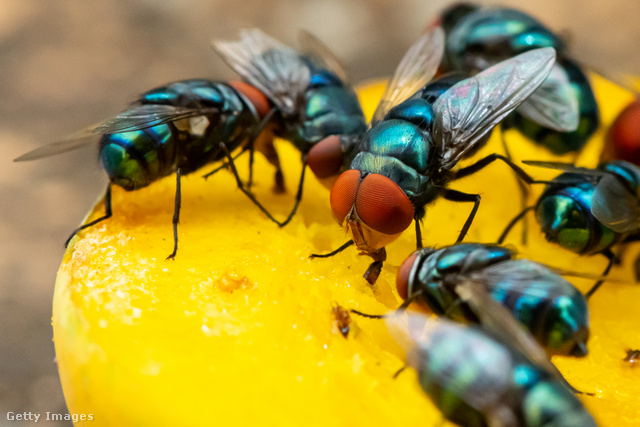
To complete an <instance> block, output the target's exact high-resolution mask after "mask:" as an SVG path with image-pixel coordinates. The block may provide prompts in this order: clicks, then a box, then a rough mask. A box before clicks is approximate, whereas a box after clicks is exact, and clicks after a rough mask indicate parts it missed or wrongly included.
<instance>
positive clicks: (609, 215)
mask: <svg viewBox="0 0 640 427" xmlns="http://www.w3.org/2000/svg"><path fill="white" fill-rule="evenodd" d="M638 176H640V170H639V171H638ZM591 213H593V216H595V217H596V219H597V220H598V221H600V222H601V223H603V224H604V225H606V226H607V227H609V228H610V229H612V230H613V231H616V232H618V233H632V232H635V231H638V230H640V199H638V195H637V194H633V193H632V192H631V191H630V189H629V188H627V187H626V186H625V185H624V184H623V183H622V182H621V181H620V178H617V177H616V176H615V175H613V174H608V175H605V176H603V177H602V178H601V179H600V181H599V182H598V185H596V188H595V190H594V191H593V198H592V199H591Z"/></svg>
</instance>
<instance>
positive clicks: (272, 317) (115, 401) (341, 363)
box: [53, 77, 640, 427]
mask: <svg viewBox="0 0 640 427" xmlns="http://www.w3.org/2000/svg"><path fill="white" fill-rule="evenodd" d="M594 79H595V82H594V83H595V85H596V92H597V95H598V98H599V99H600V101H601V102H602V118H603V122H604V123H605V125H607V124H608V123H610V122H611V121H612V120H613V118H614V116H615V114H616V113H617V112H618V111H619V110H620V109H621V108H622V107H623V106H624V105H625V104H626V103H627V102H629V101H630V100H631V99H632V96H631V95H630V94H629V93H626V92H624V91H622V90H620V89H618V88H617V87H615V86H613V85H611V84H609V83H608V82H606V81H604V80H602V79H599V78H597V77H594ZM381 90H382V85H381V84H380V83H375V84H368V85H364V86H363V87H362V88H361V91H360V94H361V97H362V101H363V105H364V107H365V110H366V111H367V112H368V114H369V115H371V113H372V111H373V109H374V108H375V104H376V103H377V99H378V98H379V97H380V95H381ZM602 135H603V132H602V131H600V132H598V134H597V136H596V137H595V138H594V139H593V141H592V142H590V143H589V145H588V147H587V150H586V151H585V153H584V154H582V155H581V156H580V158H579V160H578V163H579V164H580V165H585V166H594V165H595V164H596V163H597V158H598V155H599V152H600V150H601V147H602ZM507 139H508V143H509V146H510V148H511V151H512V152H513V153H514V154H515V157H516V158H517V159H550V158H551V156H550V155H549V154H548V153H547V152H546V151H544V150H542V149H538V148H536V147H535V146H534V145H533V144H531V143H530V142H527V141H525V140H523V139H522V138H521V137H520V136H519V135H518V134H517V133H516V132H514V131H511V132H509V133H508V134H507ZM277 149H278V151H279V152H280V154H281V157H282V160H283V164H284V170H285V173H286V177H287V185H288V188H289V190H290V191H289V193H288V194H285V195H275V194H273V193H272V191H271V186H272V184H273V183H272V179H271V177H272V172H273V170H272V168H271V167H270V166H269V165H267V164H266V162H264V161H263V160H262V159H261V158H260V157H258V158H257V162H256V163H257V164H256V177H257V178H256V184H255V187H254V189H253V190H254V192H255V194H256V196H257V197H258V198H259V199H260V200H261V201H262V202H263V203H264V204H265V205H266V206H267V207H268V208H269V209H270V210H271V212H272V213H273V214H274V215H275V216H277V217H279V218H284V216H285V215H286V213H287V212H288V211H289V209H290V206H291V205H292V203H293V197H292V194H291V193H292V192H293V190H294V189H295V188H296V185H297V182H296V179H297V177H298V174H299V172H300V166H301V164H300V160H299V154H298V153H296V152H295V151H294V150H293V148H291V146H290V145H289V144H287V143H285V142H280V143H278V145H277ZM501 150H502V149H501V146H500V143H499V137H498V133H497V132H496V135H494V138H492V140H491V142H490V144H489V145H488V146H487V147H485V148H483V149H482V150H481V151H480V153H478V156H483V155H486V154H488V153H490V152H496V151H497V152H502V151H501ZM564 160H570V159H564ZM239 163H241V166H246V165H245V160H244V158H242V159H240V161H239ZM465 163H466V162H465ZM212 168H213V166H212ZM528 170H529V172H530V173H531V174H532V175H534V176H536V177H541V178H547V177H552V176H554V175H555V174H556V173H557V172H550V171H546V170H543V169H539V168H529V169H528ZM202 172H203V173H204V172H206V170H204V171H202ZM240 173H241V175H242V176H247V175H246V174H247V169H246V167H245V168H241V169H240ZM200 175H202V174H201V173H195V174H192V175H190V176H186V177H184V178H183V182H182V184H183V188H182V214H181V225H180V228H179V237H180V248H179V250H178V254H177V256H176V259H175V261H166V260H165V257H166V256H167V255H168V254H169V253H170V252H171V250H172V244H173V235H172V229H171V217H172V213H173V198H174V189H175V177H168V178H165V179H163V180H161V181H159V182H157V183H155V184H153V185H151V186H150V187H148V188H145V189H142V190H139V191H135V192H130V193H127V192H125V191H123V190H121V189H120V188H117V187H116V188H114V190H113V207H114V216H113V217H112V218H111V219H109V220H107V221H104V222H102V223H100V224H99V225H97V226H95V227H91V228H89V229H87V230H86V231H83V232H82V233H80V234H79V236H78V237H77V238H74V240H73V241H72V243H71V245H70V246H69V248H68V250H67V252H66V254H65V256H64V259H63V261H62V266H61V267H60V271H59V273H58V279H57V282H56V290H55V296H54V307H53V328H54V340H55V346H56V353H57V358H58V364H59V370H60V378H61V381H62V386H63V389H64V393H65V398H66V401H67V405H68V407H69V411H70V413H72V414H78V415H77V416H78V417H81V416H82V414H84V415H85V418H86V417H87V416H88V415H89V414H90V415H91V418H92V420H91V421H90V422H88V421H87V422H86V424H87V425H91V426H104V425H114V426H121V425H131V426H145V425H148V426H159V425H167V426H175V425H188V426H197V425H221V426H222V425H224V426H229V425H261V426H262V425H278V426H282V425H305V426H313V425H318V426H322V427H326V426H328V425H341V426H349V427H352V426H356V425H368V426H378V425H416V424H420V425H437V423H438V422H439V420H441V415H440V413H439V412H438V411H437V410H436V409H435V408H434V407H433V405H432V404H431V403H430V401H429V400H428V399H427V398H426V397H425V396H424V394H423V393H422V390H421V389H420V387H419V386H418V384H417V381H416V375H415V373H414V372H413V371H407V372H404V373H403V374H401V375H400V376H399V377H398V378H397V379H393V378H392V377H393V374H394V372H396V371H397V370H398V369H399V368H401V367H402V366H403V361H402V357H403V354H402V352H401V350H400V349H399V348H398V347H397V346H396V345H395V343H394V341H393V339H392V337H390V336H389V335H388V333H387V332H386V328H385V325H384V322H380V321H376V320H370V319H363V318H359V317H356V316H352V318H351V326H350V332H349V334H348V338H344V337H343V336H342V334H341V333H340V332H339V328H338V325H337V322H336V317H335V314H334V311H333V307H335V306H336V305H340V306H342V307H345V308H357V309H359V310H361V311H364V312H368V313H384V312H386V311H389V310H392V309H394V308H396V307H397V306H398V305H399V303H400V300H399V298H398V296H397V294H396V291H395V278H394V273H395V271H396V269H397V266H398V265H399V264H400V263H401V262H402V261H403V260H404V258H406V257H407V256H408V254H409V253H410V252H411V251H412V250H413V249H414V248H415V238H414V236H413V233H412V231H411V230H412V228H410V229H409V230H408V231H406V232H405V233H404V235H403V236H402V237H401V238H400V239H399V240H398V241H397V242H395V243H393V244H392V245H390V246H389V247H388V253H389V261H388V263H386V267H385V269H384V271H383V272H382V274H381V276H380V278H379V280H378V282H377V283H376V285H375V286H373V287H372V286H370V285H369V284H368V283H367V282H366V281H365V280H364V279H363V278H362V274H363V273H364V271H365V270H366V268H367V266H368V264H369V262H370V260H369V259H367V258H365V257H359V256H358V255H357V253H356V250H355V249H353V248H350V249H348V250H346V251H344V252H343V253H341V254H339V255H337V256H335V257H333V258H330V259H318V260H310V259H309V258H308V256H309V254H311V253H322V252H328V251H330V250H332V249H334V248H336V247H338V246H339V245H340V244H342V243H344V242H345V241H346V240H347V239H348V237H347V236H346V235H345V233H344V231H343V230H341V228H340V227H339V226H338V225H337V224H336V223H335V221H334V220H333V218H332V215H331V210H330V207H329V203H328V197H329V192H328V191H327V190H326V189H325V188H324V187H322V186H321V185H320V184H319V183H318V182H317V181H316V180H315V178H313V177H312V176H311V175H309V176H308V179H307V182H306V183H305V189H304V197H303V201H302V204H301V206H300V211H299V213H298V214H297V215H296V217H295V218H294V220H293V221H292V223H291V224H290V225H289V226H287V227H286V228H284V229H279V228H278V227H277V226H276V225H275V224H273V223H271V222H269V221H268V220H267V219H266V218H265V216H264V215H263V214H262V213H261V212H260V211H259V210H258V209H257V208H255V206H253V205H252V203H251V202H250V201H249V200H248V199H247V198H246V197H245V196H244V195H243V194H242V193H241V192H240V191H238V190H237V188H236V185H235V182H234V180H233V178H232V177H231V175H230V174H229V173H227V172H226V171H223V172H220V173H218V174H216V175H215V176H213V177H212V178H210V179H209V180H208V181H205V180H204V179H202V178H201V176H200ZM452 187H453V188H456V189H460V190H463V191H466V192H480V193H481V194H482V204H481V206H480V210H479V212H478V216H477V217H476V220H475V222H474V223H473V225H472V227H471V229H470V231H469V234H468V237H467V241H480V242H491V241H495V240H496V239H497V237H498V236H499V234H500V232H501V230H502V229H503V227H504V226H505V224H506V223H507V221H508V220H509V219H510V218H511V217H512V216H513V215H514V214H515V213H516V212H518V211H519V209H520V195H519V192H518V187H517V184H516V179H515V177H514V176H513V174H512V173H511V172H510V170H509V169H508V168H507V167H506V166H505V165H502V164H500V163H499V162H496V163H495V164H493V165H491V166H489V167H487V168H486V169H485V170H483V171H482V172H481V173H478V174H477V175H473V176H471V177H469V178H466V179H464V180H461V181H460V182H456V183H455V184H454V185H453V186H452ZM540 190H541V188H534V191H533V194H534V195H533V196H532V197H535V195H536V194H539V192H540ZM531 200H533V198H532V199H531ZM470 209H471V204H461V203H458V204H456V203H451V202H447V201H445V200H439V201H437V202H436V203H435V205H434V206H432V207H430V208H428V210H427V215H426V218H425V220H424V226H423V231H424V243H425V245H438V246H442V245H446V244H451V243H453V241H454V240H455V238H456V236H457V233H458V231H459V229H460V228H461V227H462V224H463V223H464V220H465V219H466V217H467V215H468V213H469V211H470ZM103 210H104V206H103V203H98V204H97V205H96V206H95V208H94V209H93V210H92V212H91V214H90V215H89V217H88V218H87V220H90V219H95V218H97V217H99V216H100V215H101V214H102V212H103ZM529 222H530V243H529V245H528V246H527V247H522V248H519V250H520V251H521V252H522V254H523V256H526V257H529V258H531V259H534V260H538V261H542V262H546V263H548V264H551V265H554V266H558V267H563V268H566V269H570V270H574V271H585V272H590V273H594V274H600V272H601V271H602V269H604V266H605V264H606V262H605V260H604V257H598V256H596V257H592V258H580V257H578V256H576V255H574V254H572V253H569V252H567V251H565V250H562V249H561V248H559V247H557V246H554V245H551V244H549V243H547V242H546V241H544V240H543V239H542V237H541V236H540V233H539V229H538V228H537V225H536V224H535V222H533V221H532V220H530V221H529ZM518 234H519V233H518V232H517V230H514V232H513V233H512V237H511V238H512V240H511V242H512V243H513V244H516V245H518V243H519V241H518ZM636 252H637V251H636V250H630V251H628V253H627V254H626V257H625V261H626V262H625V263H624V265H622V266H617V267H614V270H613V272H612V277H614V278H616V279H621V280H622V281H625V282H624V283H606V284H605V285H604V287H603V288H602V289H601V290H600V291H599V292H598V293H597V294H595V296H594V297H593V299H592V300H591V301H590V305H591V310H592V337H591V340H590V341H589V349H590V355H589V356H588V357H587V358H585V359H583V360H575V359H570V358H562V357H555V358H554V359H553V361H554V362H555V363H556V364H557V365H558V367H559V368H560V370H561V371H562V372H563V373H565V374H566V376H567V378H568V380H569V381H570V382H571V383H572V384H573V385H574V386H575V387H576V388H578V389H579V390H582V391H585V392H592V393H595V396H593V397H590V396H583V397H581V399H582V400H583V402H584V403H585V405H586V406H587V408H588V409H589V410H590V411H591V412H592V413H593V415H594V417H595V418H596V420H598V421H599V423H600V424H601V425H609V426H619V425H635V424H638V423H640V405H638V404H637V402H638V396H639V395H640V368H634V367H632V366H631V365H630V364H629V363H626V362H623V361H622V359H623V358H624V357H625V349H627V348H638V347H640V333H639V332H638V321H637V311H638V308H640V287H637V286H636V285H635V284H630V282H631V280H632V271H631V266H630V262H631V261H632V259H633V258H634V257H635V253H636ZM572 281H573V282H574V283H576V285H577V286H578V287H579V288H580V289H581V290H583V291H584V290H586V289H588V287H589V286H590V284H591V282H590V281H588V280H572ZM80 423H81V424H82V420H80Z"/></svg>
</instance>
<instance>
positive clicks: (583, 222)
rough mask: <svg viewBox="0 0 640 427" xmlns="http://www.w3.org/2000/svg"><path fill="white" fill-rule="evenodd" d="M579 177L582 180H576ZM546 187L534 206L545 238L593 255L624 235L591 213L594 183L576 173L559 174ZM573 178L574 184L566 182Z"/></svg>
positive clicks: (567, 247)
mask: <svg viewBox="0 0 640 427" xmlns="http://www.w3.org/2000/svg"><path fill="white" fill-rule="evenodd" d="M577 180H582V181H583V182H582V183H575V181H577ZM555 181H557V183H554V184H550V185H548V186H547V188H546V189H545V191H544V192H543V193H542V195H541V196H540V199H539V200H538V203H537V205H536V211H535V212H536V219H537V221H538V223H539V224H540V228H541V230H542V232H543V233H544V234H545V237H546V239H547V240H548V241H550V242H552V243H557V244H559V245H560V246H562V247H564V248H566V249H569V250H570V251H573V252H576V253H578V254H593V253H598V252H602V251H603V250H605V249H607V248H609V247H611V246H613V245H614V244H616V243H617V242H619V241H620V240H621V239H622V238H623V236H622V235H621V234H619V233H616V232H615V231H613V230H612V229H610V228H609V227H607V226H605V225H604V224H602V223H601V222H600V221H598V220H597V219H596V218H595V217H594V216H593V214H592V213H591V202H592V197H593V191H594V189H595V184H594V183H593V182H592V181H589V180H588V179H587V178H585V177H584V176H580V175H578V174H568V173H567V174H562V175H560V176H559V177H558V178H556V179H555ZM569 181H574V183H573V184H567V183H565V182H569Z"/></svg>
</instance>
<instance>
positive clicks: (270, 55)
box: [212, 28, 311, 114]
mask: <svg viewBox="0 0 640 427" xmlns="http://www.w3.org/2000/svg"><path fill="white" fill-rule="evenodd" d="M212 47H213V49H214V50H215V51H216V52H217V53H218V54H219V55H220V56H221V57H222V59H223V60H224V61H225V62H226V63H227V65H229V66H230V67H231V68H233V69H234V70H235V71H236V72H237V73H238V74H240V76H242V77H243V78H244V79H245V80H246V81H247V82H249V83H250V84H252V85H253V86H255V87H257V88H258V89H259V90H260V91H262V92H263V93H264V94H265V95H266V96H267V97H268V98H269V99H270V100H271V101H272V102H273V103H274V104H276V105H277V106H278V108H279V109H280V110H281V111H283V112H284V113H285V114H293V113H294V112H295V110H296V106H297V102H298V100H300V99H302V95H303V94H304V92H305V90H306V89H307V87H308V86H309V79H310V78H311V74H310V70H309V66H308V64H307V63H306V62H305V60H304V58H303V57H302V56H300V55H299V54H298V53H297V52H296V51H295V50H293V49H291V48H290V47H288V46H286V45H284V44H282V43H280V42H279V41H277V40H275V39H273V38H271V37H269V36H267V35H266V34H264V33H263V32H262V31H260V30H258V29H256V28H254V29H251V30H243V31H242V32H241V33H240V40H238V41H221V40H214V41H213V42H212Z"/></svg>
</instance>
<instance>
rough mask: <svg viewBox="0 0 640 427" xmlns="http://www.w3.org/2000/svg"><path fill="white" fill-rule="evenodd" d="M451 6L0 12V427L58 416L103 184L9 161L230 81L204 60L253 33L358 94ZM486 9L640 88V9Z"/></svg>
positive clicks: (66, 161)
mask: <svg viewBox="0 0 640 427" xmlns="http://www.w3.org/2000/svg"><path fill="white" fill-rule="evenodd" d="M451 3H453V2H451V1H445V0H430V1H425V0H423V1H418V0H401V1H385V0H349V1H339V0H323V1H321V0H269V1H264V0H244V1H241V0H126V1H124V0H102V1H100V2H87V1H85V0H57V1H55V2H43V1H38V0H3V1H2V2H0V63H1V66H0V69H1V71H0V153H1V156H2V159H3V160H2V166H1V167H0V200H1V203H2V209H0V272H1V273H2V274H1V275H0V426H1V425H5V424H10V425H12V426H16V425H28V424H31V422H24V423H22V422H15V421H14V422H10V421H8V420H7V418H6V413H7V412H9V411H12V412H15V413H22V412H27V413H28V412H31V413H40V414H45V413H46V412H47V411H48V412H54V413H66V406H65V403H64V397H63V394H62V390H61V387H60V383H59V379H58V374H57V370H56V365H55V363H54V358H55V353H54V346H53V342H52V330H51V301H52V296H53V287H54V282H55V277H56V271H57V268H58V265H59V263H60V261H61V259H62V254H63V250H64V248H63V242H64V241H65V239H66V238H67V237H68V235H69V233H70V232H71V231H72V230H73V229H74V228H75V227H76V226H77V225H78V224H79V223H80V221H81V220H82V218H83V216H84V215H85V214H86V213H87V212H88V210H89V208H90V207H91V206H92V203H93V202H94V201H95V200H96V198H97V197H99V196H100V195H101V193H102V192H103V191H104V188H105V185H106V182H107V181H106V178H105V177H104V176H103V174H102V172H101V170H100V168H99V166H98V162H97V160H96V152H95V150H92V149H90V148H88V149H83V150H79V151H76V152H73V153H69V154H67V155H62V156H59V157H54V158H51V159H48V160H43V161H38V162H31V163H13V162H11V159H13V158H15V157H17V156H18V155H20V154H22V153H24V152H26V151H29V150H31V149H33V148H35V147H38V146H40V145H44V144H46V143H48V142H51V141H53V140H55V139H56V138H60V137H62V136H64V135H67V134H69V133H71V132H73V131H76V130H78V129H81V128H84V127H86V126H88V125H90V124H92V123H96V122H99V121H100V120H102V119H104V118H106V117H108V116H110V115H113V114H115V113H117V112H118V111H120V110H122V109H123V108H124V107H125V106H126V105H127V104H128V103H129V102H130V101H131V100H133V99H134V98H135V95H136V94H138V93H140V92H143V91H146V90H148V89H151V88H153V87H156V86H159V85H162V84H164V83H167V82H170V81H173V80H180V79H186V78H195V77H207V78H212V79H228V78H232V77H234V75H233V73H232V72H231V71H230V70H228V69H227V68H226V67H225V65H224V64H223V63H222V61H220V60H219V59H218V58H217V57H216V56H215V55H214V53H213V52H212V51H211V49H210V48H209V40H210V39H211V38H214V37H221V38H235V37H236V36H237V34H238V31H239V29H241V28H247V27H260V28H261V29H262V30H264V31H265V32H266V33H268V34H270V35H271V36H273V37H275V38H277V39H279V40H280V41H282V42H284V43H286V44H289V45H295V42H296V36H297V31H298V30H299V29H302V28H304V29H307V30H309V31H311V32H312V33H314V34H316V35H317V36H318V37H319V38H320V39H321V40H323V41H324V42H325V43H326V44H327V45H328V46H329V47H330V48H331V49H332V50H333V51H334V52H335V54H336V55H337V56H338V57H339V58H341V59H342V61H343V63H344V65H345V66H346V68H347V69H348V70H349V71H350V73H351V77H352V81H353V82H359V81H362V80H365V79H369V78H374V77H380V76H386V75H389V74H390V73H391V72H392V71H393V69H394V67H395V64H397V62H398V61H399V59H400V57H401V56H402V54H403V53H404V51H405V50H406V48H407V47H408V46H409V45H410V44H411V43H412V42H413V41H414V40H415V39H416V38H417V37H418V36H419V35H420V34H421V32H422V31H423V29H424V28H425V26H426V25H427V23H428V22H430V21H431V20H432V18H433V17H434V16H435V14H436V13H437V11H438V10H440V9H441V8H443V7H444V6H446V5H449V4H451ZM481 3H486V4H489V3H488V2H481ZM498 3H500V4H504V5H510V6H513V7H519V8H522V9H524V10H525V11H527V12H530V13H531V14H532V15H534V16H536V17H538V18H539V19H541V20H542V21H543V22H545V23H546V24H547V25H548V26H549V27H550V28H552V29H553V30H556V31H558V32H559V33H561V34H563V35H564V36H565V37H566V39H567V40H568V42H569V44H570V47H571V50H572V52H574V53H575V56H577V57H578V58H580V59H581V60H583V61H586V62H588V63H589V64H592V65H594V66H595V67H597V68H599V69H612V70H616V71H626V72H629V73H634V74H636V75H640V55H638V54H637V53H636V52H637V49H638V46H640V28H638V26H637V19H635V18H637V17H639V16H640V2H638V1H635V0H628V1H624V0H621V1H612V2H606V4H605V2H602V1H599V0H562V1H557V0H538V1H536V2H528V3H522V2H518V1H502V2H498ZM115 209H116V210H117V207H116V208H115ZM43 416H44V415H43ZM40 422H41V423H42V422H43V421H42V420H41V421H40ZM44 423H45V424H47V423H49V424H47V425H70V424H71V423H70V422H66V423H65V422H61V423H54V422H51V421H49V422H46V421H45V422H44Z"/></svg>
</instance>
